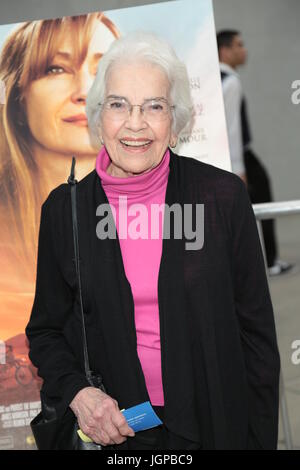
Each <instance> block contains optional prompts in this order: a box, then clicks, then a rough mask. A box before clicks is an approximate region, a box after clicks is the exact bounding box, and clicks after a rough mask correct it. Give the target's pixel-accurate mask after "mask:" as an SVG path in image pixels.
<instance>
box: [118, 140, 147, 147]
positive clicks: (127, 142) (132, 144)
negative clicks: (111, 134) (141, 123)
mask: <svg viewBox="0 0 300 470" xmlns="http://www.w3.org/2000/svg"><path fill="white" fill-rule="evenodd" d="M121 142H122V144H125V145H128V146H129V147H143V145H148V144H150V143H151V140H144V141H139V142H135V141H134V140H121Z"/></svg>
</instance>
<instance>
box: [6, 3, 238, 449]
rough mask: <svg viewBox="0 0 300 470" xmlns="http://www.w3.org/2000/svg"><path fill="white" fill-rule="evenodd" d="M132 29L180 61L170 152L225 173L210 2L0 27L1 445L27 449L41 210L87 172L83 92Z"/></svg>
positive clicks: (33, 393) (33, 394) (33, 403)
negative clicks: (184, 80)
mask: <svg viewBox="0 0 300 470" xmlns="http://www.w3.org/2000/svg"><path fill="white" fill-rule="evenodd" d="M135 29H145V30H149V31H153V32H155V33H158V34H160V35H161V36H163V37H165V38H166V39H167V40H168V41H169V42H170V43H171V44H172V45H173V46H174V48H175V50H176V52H177V54H178V56H179V58H181V59H182V60H183V61H184V62H185V63H186V65H187V69H188V73H189V77H190V86H191V90H192V96H193V99H194V106H195V115H196V118H195V124H194V127H193V130H192V132H191V133H190V134H182V135H181V136H180V139H179V143H178V147H177V149H176V151H177V152H178V153H180V154H182V155H189V156H193V157H196V158H199V159H201V160H203V161H206V162H209V163H211V164H213V165H215V166H219V167H221V168H224V169H226V170H230V160H229V152H228V144H227V135H226V126H225V118H224V110H223V101H222V91H221V82H220V77H219V66H218V57H217V46H216V40H215V27H214V19H213V10H212V4H211V2H210V1H208V0H198V1H197V2H195V1H193V0H184V1H174V2H166V3H159V4H155V5H146V6H140V7H134V8H124V9H120V10H112V11H105V12H96V13H90V14H89V13H87V14H86V15H81V16H77V17H63V18H56V19H48V20H36V21H30V22H26V23H18V24H10V25H1V26H0V102H1V104H0V107H1V108H0V109H1V113H0V227H1V232H0V260H1V271H0V306H1V307H0V308H1V310H0V340H1V341H0V449H34V448H35V443H34V439H33V436H32V433H31V429H30V426H29V423H30V421H31V420H32V419H33V417H34V416H35V415H36V414H37V413H38V412H39V409H40V402H39V389H40V386H41V379H39V377H38V376H37V372H36V370H35V368H34V367H33V366H32V364H31V363H30V361H29V359H28V355H27V353H28V349H27V344H26V338H25V334H24V329H25V327H26V325H27V323H28V320H29V316H30V312H31V307H32V303H33V297H34V289H35V276H36V253H37V240H38V230H39V217H40V208H41V204H42V203H43V201H44V200H45V199H46V197H47V195H48V194H49V192H50V191H51V190H52V189H53V188H55V187H56V186H58V185H59V184H61V183H64V182H66V180H67V177H68V174H69V171H70V164H71V156H72V155H76V157H77V179H81V178H82V177H84V176H85V175H86V174H88V173H89V172H90V171H92V170H93V169H94V166H95V159H96V155H97V149H95V147H93V146H92V144H91V142H90V138H89V134H88V130H87V126H86V125H79V124H78V122H77V121H76V120H74V119H73V117H74V115H82V114H84V112H85V111H84V106H85V97H86V95H87V93H88V90H89V88H90V86H91V84H92V82H93V79H94V77H95V74H96V70H97V67H98V65H99V64H100V65H99V66H101V57H102V56H103V54H105V52H106V50H107V49H108V47H109V45H110V44H111V43H112V42H113V41H115V40H117V39H118V38H119V37H120V36H122V35H124V34H126V33H127V32H129V31H131V30H135Z"/></svg>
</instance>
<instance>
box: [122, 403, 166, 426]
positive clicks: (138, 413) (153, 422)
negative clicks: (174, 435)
mask: <svg viewBox="0 0 300 470" xmlns="http://www.w3.org/2000/svg"><path fill="white" fill-rule="evenodd" d="M122 413H123V415H124V416H125V418H126V421H127V423H128V425H129V426H130V427H131V428H132V429H133V430H134V432H138V431H145V429H150V428H155V427H156V426H159V425H160V424H163V423H162V421H161V420H160V419H159V417H158V416H157V414H156V413H155V411H154V410H153V408H152V406H151V403H150V401H145V403H141V404H140V405H136V406H132V407H131V408H127V410H124V411H123V412H122Z"/></svg>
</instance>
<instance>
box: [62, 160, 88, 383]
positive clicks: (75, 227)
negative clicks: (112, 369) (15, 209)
mask: <svg viewBox="0 0 300 470" xmlns="http://www.w3.org/2000/svg"><path fill="white" fill-rule="evenodd" d="M75 163H76V160H75V157H73V158H72V166H71V173H70V176H69V178H68V184H69V185H70V189H71V206H72V225H73V242H74V254H75V266H76V275H77V283H78V292H79V301H80V311H81V321H82V340H83V357H84V369H85V375H86V378H87V380H88V382H89V383H90V384H91V385H92V386H94V382H93V380H92V377H93V374H92V372H91V370H90V363H89V356H88V349H87V338H86V329H85V321H84V310H83V301H82V290H81V277H80V262H79V259H80V258H79V242H78V220H77V203H76V185H77V180H76V179H75V176H74V171H75Z"/></svg>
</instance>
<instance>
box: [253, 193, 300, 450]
mask: <svg viewBox="0 0 300 470" xmlns="http://www.w3.org/2000/svg"><path fill="white" fill-rule="evenodd" d="M252 207H253V210H254V214H255V217H256V222H257V228H258V233H259V237H260V242H261V245H262V250H263V254H264V260H265V266H266V268H267V263H266V250H265V245H264V239H263V234H262V226H261V221H262V220H265V219H276V218H278V217H282V216H290V215H295V214H300V200H296V201H284V202H268V203H263V204H253V206H252ZM266 270H267V269H266ZM267 272H268V270H267ZM280 414H281V420H282V428H283V433H284V439H285V444H286V448H287V449H288V450H292V449H293V439H292V432H291V425H290V419H289V414H288V407H287V400H286V393H285V386H284V380H283V377H282V373H281V375H280Z"/></svg>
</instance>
